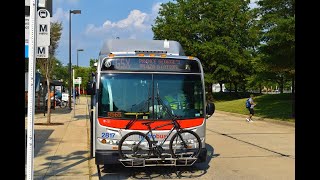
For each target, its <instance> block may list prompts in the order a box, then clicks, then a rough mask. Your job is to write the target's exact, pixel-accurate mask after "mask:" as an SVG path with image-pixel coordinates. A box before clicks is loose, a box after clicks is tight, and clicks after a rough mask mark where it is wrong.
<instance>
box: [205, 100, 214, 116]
mask: <svg viewBox="0 0 320 180" xmlns="http://www.w3.org/2000/svg"><path fill="white" fill-rule="evenodd" d="M215 109H216V108H215V105H214V104H213V103H208V104H207V107H206V111H207V115H209V116H212V114H213V113H214V111H215Z"/></svg>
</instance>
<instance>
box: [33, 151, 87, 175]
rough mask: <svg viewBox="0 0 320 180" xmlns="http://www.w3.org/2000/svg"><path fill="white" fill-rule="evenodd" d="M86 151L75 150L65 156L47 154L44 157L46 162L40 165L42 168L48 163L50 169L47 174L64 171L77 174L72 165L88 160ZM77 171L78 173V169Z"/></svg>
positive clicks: (36, 172) (56, 173)
mask: <svg viewBox="0 0 320 180" xmlns="http://www.w3.org/2000/svg"><path fill="white" fill-rule="evenodd" d="M87 153H88V151H75V152H73V153H70V154H68V155H66V156H49V157H47V158H46V160H47V161H46V163H44V164H42V165H43V167H44V168H47V167H48V165H50V170H49V171H47V173H46V175H47V176H49V175H50V176H55V175H58V174H61V173H66V172H72V173H75V174H77V172H78V170H76V169H74V168H73V167H75V166H77V165H79V164H81V163H85V162H86V161H88V157H87V155H86V154H87ZM71 169H72V170H71ZM41 171H43V169H39V170H37V171H35V174H39V172H41ZM78 173H80V171H79V172H78Z"/></svg>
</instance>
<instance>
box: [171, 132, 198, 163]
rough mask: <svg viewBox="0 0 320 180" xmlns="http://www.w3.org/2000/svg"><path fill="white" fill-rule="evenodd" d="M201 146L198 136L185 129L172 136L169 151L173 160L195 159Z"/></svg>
mask: <svg viewBox="0 0 320 180" xmlns="http://www.w3.org/2000/svg"><path fill="white" fill-rule="evenodd" d="M201 146H202V143H201V140H200V137H199V135H198V134H197V133H195V132H193V131H191V130H188V129H185V130H181V131H178V132H177V133H176V134H174V135H173V136H172V138H171V140H170V144H169V149H170V152H171V155H172V157H174V158H188V157H189V158H197V157H198V156H199V154H200V150H201Z"/></svg>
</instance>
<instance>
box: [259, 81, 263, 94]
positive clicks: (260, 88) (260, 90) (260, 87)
mask: <svg viewBox="0 0 320 180" xmlns="http://www.w3.org/2000/svg"><path fill="white" fill-rule="evenodd" d="M259 93H260V94H262V85H261V83H260V84H259Z"/></svg>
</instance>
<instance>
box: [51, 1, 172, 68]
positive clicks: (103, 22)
mask: <svg viewBox="0 0 320 180" xmlns="http://www.w3.org/2000/svg"><path fill="white" fill-rule="evenodd" d="M169 1H170V0H53V4H52V17H51V22H61V23H62V27H63V30H62V35H61V39H60V42H59V46H58V49H57V52H56V57H57V59H58V60H60V61H61V63H62V64H63V65H65V66H66V65H67V64H68V63H69V11H70V10H81V14H71V63H72V64H73V65H76V64H77V54H78V65H79V66H83V67H88V66H89V63H90V59H98V56H99V51H100V48H101V47H102V44H103V42H104V41H105V40H107V39H116V38H120V39H150V40H151V39H153V32H152V30H151V25H153V24H154V20H155V18H156V17H157V14H158V11H159V8H160V4H161V3H167V2H169ZM171 2H172V0H171ZM77 49H83V51H79V52H78V51H77Z"/></svg>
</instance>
